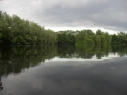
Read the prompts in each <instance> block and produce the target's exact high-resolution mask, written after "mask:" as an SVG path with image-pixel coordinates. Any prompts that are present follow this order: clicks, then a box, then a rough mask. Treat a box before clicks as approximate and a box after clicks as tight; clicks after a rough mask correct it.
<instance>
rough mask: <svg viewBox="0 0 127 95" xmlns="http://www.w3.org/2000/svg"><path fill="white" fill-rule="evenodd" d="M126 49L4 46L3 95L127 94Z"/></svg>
mask: <svg viewBox="0 0 127 95" xmlns="http://www.w3.org/2000/svg"><path fill="white" fill-rule="evenodd" d="M126 55H127V48H126V46H113V47H110V46H107V47H94V48H93V47H92V48H91V47H87V48H86V47H84V48H76V47H74V46H62V47H56V46H1V47H0V95H127V90H126V89H127V57H126Z"/></svg>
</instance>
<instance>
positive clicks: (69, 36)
mask: <svg viewBox="0 0 127 95" xmlns="http://www.w3.org/2000/svg"><path fill="white" fill-rule="evenodd" d="M111 44H127V33H125V32H119V33H118V34H113V35H111V34H109V33H108V32H103V31H101V30H99V29H98V30H97V31H96V33H94V32H93V31H92V30H90V29H87V30H80V31H79V30H77V31H72V30H66V31H58V32H55V31H52V30H50V29H45V28H44V27H42V26H40V25H38V24H37V23H34V22H32V21H28V20H24V19H21V18H20V17H18V16H17V15H13V16H10V15H8V14H7V13H5V12H4V13H1V14H0V45H76V46H78V47H82V46H83V47H84V46H91V47H94V46H100V45H101V46H104V47H105V46H108V45H111Z"/></svg>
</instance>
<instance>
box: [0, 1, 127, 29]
mask: <svg viewBox="0 0 127 95" xmlns="http://www.w3.org/2000/svg"><path fill="white" fill-rule="evenodd" d="M126 8H127V1H126V0H120V1H116V0H27V1H26V0H20V1H17V0H4V1H3V2H0V10H2V11H6V12H7V13H9V14H17V15H18V16H20V17H21V18H25V19H29V20H32V21H34V22H37V23H39V24H41V25H44V26H45V27H87V28H88V27H91V28H94V27H100V28H105V29H109V30H114V31H127V27H126V26H127V12H126Z"/></svg>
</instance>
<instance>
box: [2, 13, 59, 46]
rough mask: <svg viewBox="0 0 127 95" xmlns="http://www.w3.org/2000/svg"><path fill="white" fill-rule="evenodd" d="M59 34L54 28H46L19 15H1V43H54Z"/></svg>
mask: <svg viewBox="0 0 127 95" xmlns="http://www.w3.org/2000/svg"><path fill="white" fill-rule="evenodd" d="M56 43H57V35H56V33H55V32H54V31H52V30H45V29H44V27H41V26H40V25H38V24H37V23H34V22H31V21H28V20H24V19H20V17H18V16H17V15H13V16H9V15H8V14H7V13H2V14H1V16H0V44H5V45H12V44H13V45H27V44H29V45H37V44H39V45H49V44H50V45H54V44H56Z"/></svg>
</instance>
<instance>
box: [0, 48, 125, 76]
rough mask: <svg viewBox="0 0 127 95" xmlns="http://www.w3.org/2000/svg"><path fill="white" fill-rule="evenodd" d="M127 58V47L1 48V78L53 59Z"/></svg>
mask: <svg viewBox="0 0 127 95" xmlns="http://www.w3.org/2000/svg"><path fill="white" fill-rule="evenodd" d="M111 54H112V56H116V54H117V55H119V56H126V55H127V48H126V46H113V47H111V46H106V47H101V46H100V47H85V46H84V48H78V47H75V46H61V47H57V46H1V47H0V76H3V75H4V76H7V75H8V74H11V73H13V74H15V75H16V74H18V73H20V72H23V71H24V70H25V69H27V68H30V67H34V66H36V65H39V64H41V63H43V62H45V61H47V60H50V59H52V58H56V57H57V59H56V61H57V60H58V58H59V59H60V58H66V61H67V60H68V58H69V59H72V58H75V60H77V59H78V58H79V60H83V59H93V58H97V59H101V58H103V57H108V56H110V55H111ZM83 61H84V60H83Z"/></svg>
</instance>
